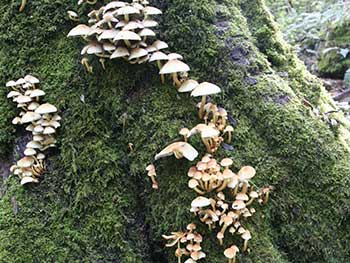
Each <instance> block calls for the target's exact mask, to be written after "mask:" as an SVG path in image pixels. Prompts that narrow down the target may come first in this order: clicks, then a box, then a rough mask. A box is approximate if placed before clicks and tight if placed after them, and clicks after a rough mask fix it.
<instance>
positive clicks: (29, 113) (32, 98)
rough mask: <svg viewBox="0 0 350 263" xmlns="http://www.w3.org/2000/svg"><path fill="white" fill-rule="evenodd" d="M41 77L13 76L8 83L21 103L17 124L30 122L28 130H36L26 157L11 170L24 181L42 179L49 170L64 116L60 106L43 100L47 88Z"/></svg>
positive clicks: (19, 103)
mask: <svg viewBox="0 0 350 263" xmlns="http://www.w3.org/2000/svg"><path fill="white" fill-rule="evenodd" d="M38 86H39V80H38V79H37V78H36V77H33V76H31V75H27V76H25V77H24V78H20V79H18V80H17V81H14V80H11V81H9V82H7V83H6V87H8V88H11V89H12V90H11V91H10V92H9V93H8V94H7V98H9V99H12V101H14V102H16V103H17V108H18V109H20V112H19V116H17V117H15V118H14V119H13V120H12V124H14V125H21V124H24V125H26V128H25V129H26V130H27V131H29V132H31V133H32V140H31V141H30V142H28V143H27V144H26V149H25V150H24V157H23V158H22V159H20V160H19V161H18V162H17V163H16V164H15V165H12V166H11V168H10V170H11V172H12V173H14V174H15V175H17V176H19V178H20V179H21V184H22V185H24V184H27V183H39V179H40V178H41V176H42V174H43V173H44V171H45V163H44V159H45V154H44V153H43V152H44V151H45V150H46V149H48V148H50V147H55V144H56V139H55V137H54V135H55V133H56V130H57V128H58V127H60V126H61V124H60V120H61V117H60V116H59V115H58V114H57V108H56V107H55V106H54V105H52V104H50V103H41V102H40V101H41V97H42V96H44V95H45V92H44V91H43V90H41V89H39V87H38Z"/></svg>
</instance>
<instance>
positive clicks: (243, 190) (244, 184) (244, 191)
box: [242, 182, 248, 194]
mask: <svg viewBox="0 0 350 263" xmlns="http://www.w3.org/2000/svg"><path fill="white" fill-rule="evenodd" d="M247 191H248V183H247V182H244V183H243V187H242V193H243V194H245V193H247Z"/></svg>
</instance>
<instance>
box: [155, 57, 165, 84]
mask: <svg viewBox="0 0 350 263" xmlns="http://www.w3.org/2000/svg"><path fill="white" fill-rule="evenodd" d="M157 66H158V68H159V70H160V69H161V68H162V63H161V62H160V60H157ZM160 82H161V83H162V84H164V83H165V78H164V74H160Z"/></svg>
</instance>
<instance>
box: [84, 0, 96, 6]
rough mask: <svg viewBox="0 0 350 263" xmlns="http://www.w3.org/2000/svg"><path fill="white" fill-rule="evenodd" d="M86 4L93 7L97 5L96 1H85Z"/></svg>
mask: <svg viewBox="0 0 350 263" xmlns="http://www.w3.org/2000/svg"><path fill="white" fill-rule="evenodd" d="M86 3H88V4H89V5H94V4H96V3H97V0H87V1H86Z"/></svg>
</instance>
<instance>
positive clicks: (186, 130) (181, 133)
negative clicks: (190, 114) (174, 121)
mask: <svg viewBox="0 0 350 263" xmlns="http://www.w3.org/2000/svg"><path fill="white" fill-rule="evenodd" d="M189 132H190V130H189V129H187V128H182V129H181V130H180V132H179V134H180V135H182V136H187V134H188V133H189Z"/></svg>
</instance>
